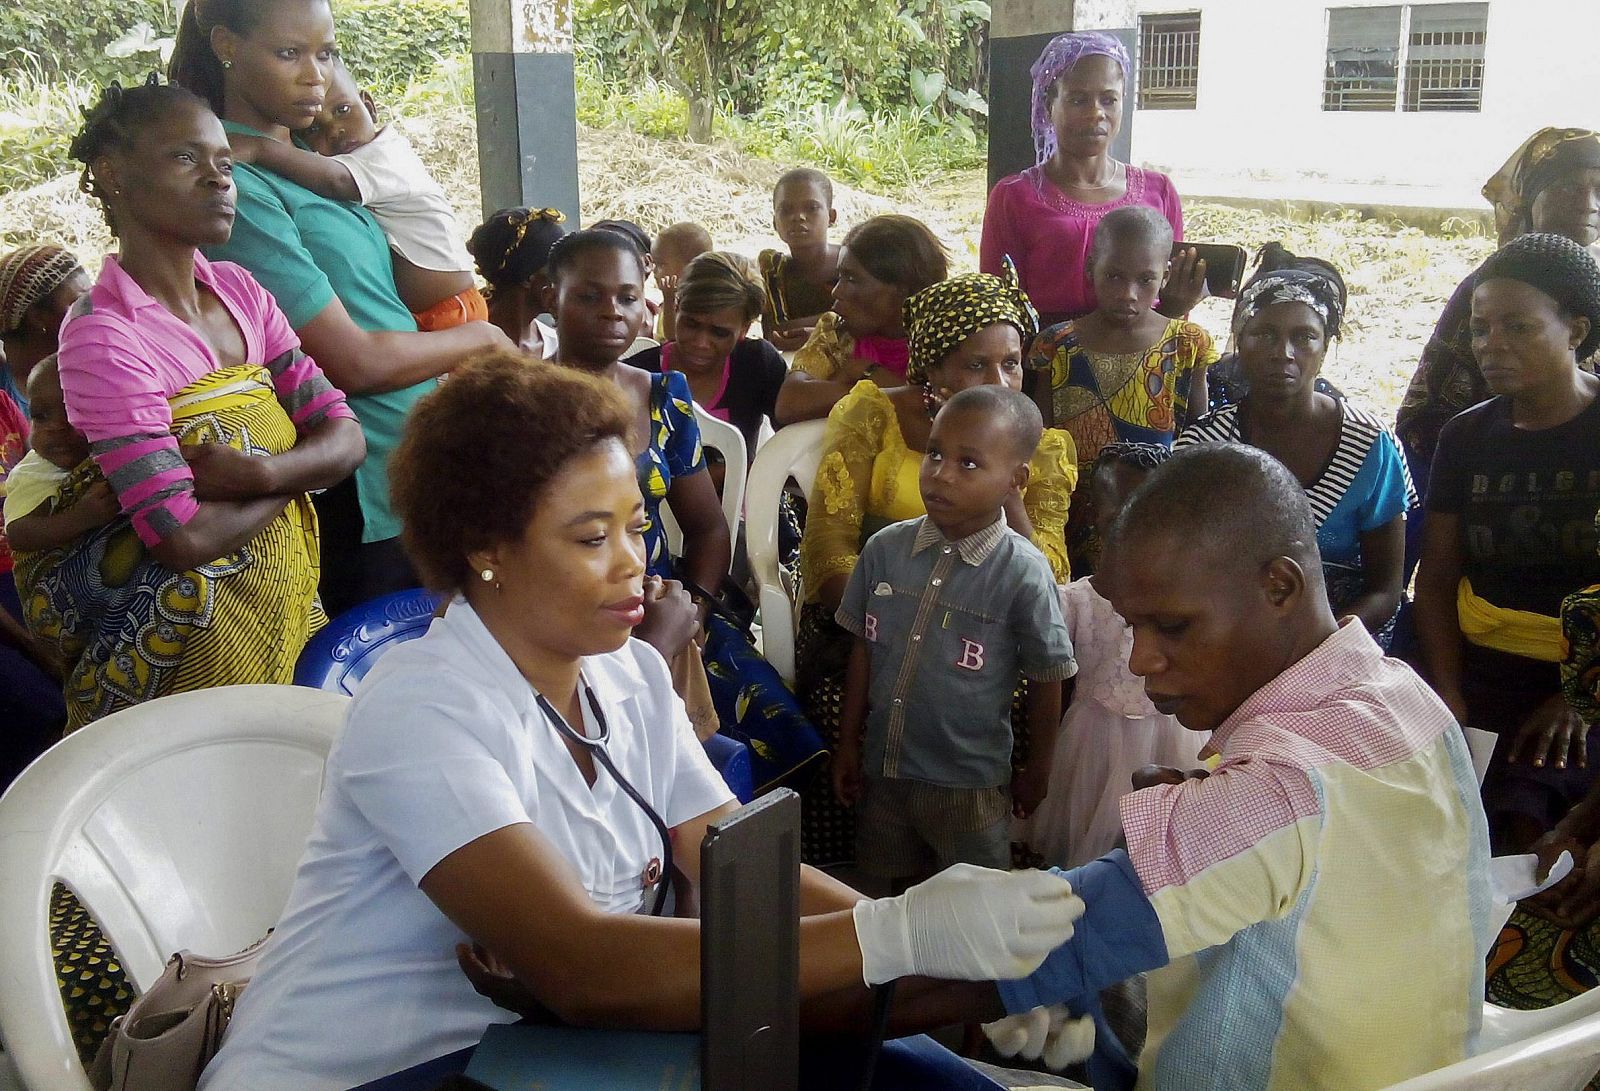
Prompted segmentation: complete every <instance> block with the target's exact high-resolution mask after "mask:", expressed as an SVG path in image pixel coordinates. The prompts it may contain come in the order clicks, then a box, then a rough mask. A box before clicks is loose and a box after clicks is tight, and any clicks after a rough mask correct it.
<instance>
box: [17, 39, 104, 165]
mask: <svg viewBox="0 0 1600 1091" xmlns="http://www.w3.org/2000/svg"><path fill="white" fill-rule="evenodd" d="M98 94H99V88H98V86H97V85H95V84H93V83H90V82H89V81H88V80H85V79H81V78H78V77H74V76H69V75H51V74H47V73H46V72H45V71H44V69H43V67H42V66H41V65H40V64H39V63H38V62H36V61H31V60H25V61H24V62H23V63H22V64H21V65H20V66H19V67H17V68H16V69H14V70H11V71H7V72H3V73H0V193H3V192H8V191H10V190H13V189H24V188H26V187H28V186H33V185H38V184H39V183H40V182H47V181H49V180H50V179H52V178H57V177H60V176H61V175H62V174H65V173H66V172H67V171H69V170H73V169H75V168H76V167H77V164H76V163H74V162H73V161H72V157H71V156H69V155H68V154H67V146H68V145H69V144H70V143H71V142H72V136H73V134H74V133H76V132H77V131H78V127H79V126H80V125H82V124H83V114H82V113H80V112H79V111H80V110H81V109H82V108H85V107H87V106H89V104H90V103H92V102H93V101H94V100H95V98H96V96H97V95H98Z"/></svg>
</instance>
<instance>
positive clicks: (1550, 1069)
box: [1390, 989, 1600, 1091]
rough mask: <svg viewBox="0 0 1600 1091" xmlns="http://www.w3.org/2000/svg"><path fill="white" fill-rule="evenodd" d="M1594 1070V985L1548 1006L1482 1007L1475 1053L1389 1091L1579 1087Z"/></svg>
mask: <svg viewBox="0 0 1600 1091" xmlns="http://www.w3.org/2000/svg"><path fill="white" fill-rule="evenodd" d="M1596 1070H1600V989H1591V990H1590V991H1589V992H1586V993H1583V994H1581V995H1579V996H1575V997H1573V998H1572V999H1571V1000H1568V1001H1566V1002H1564V1003H1561V1004H1557V1005H1555V1006H1554V1007H1549V1008H1541V1009H1538V1010H1536V1011H1513V1010H1511V1009H1510V1008H1500V1007H1496V1006H1495V1005H1493V1004H1485V1005H1484V1006H1483V1033H1482V1035H1481V1036H1480V1037H1479V1041H1478V1053H1477V1055H1476V1056H1473V1057H1469V1058H1467V1059H1466V1060H1464V1061H1458V1062H1456V1063H1455V1064H1453V1065H1448V1066H1446V1067H1444V1068H1440V1069H1436V1070H1435V1071H1433V1072H1426V1073H1424V1074H1422V1075H1421V1076H1414V1077H1412V1078H1411V1079H1409V1080H1404V1081H1402V1082H1401V1083H1397V1084H1394V1085H1393V1086H1392V1087H1391V1088H1390V1091H1467V1089H1470V1091H1580V1089H1581V1088H1582V1087H1583V1086H1584V1085H1585V1084H1587V1083H1588V1082H1589V1080H1590V1079H1592V1078H1593V1077H1594V1075H1595V1072H1596Z"/></svg>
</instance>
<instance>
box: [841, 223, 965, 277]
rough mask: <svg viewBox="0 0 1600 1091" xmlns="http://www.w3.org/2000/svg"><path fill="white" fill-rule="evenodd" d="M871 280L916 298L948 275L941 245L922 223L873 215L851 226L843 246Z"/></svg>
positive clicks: (947, 259)
mask: <svg viewBox="0 0 1600 1091" xmlns="http://www.w3.org/2000/svg"><path fill="white" fill-rule="evenodd" d="M843 245H844V246H845V247H847V248H848V249H849V251H850V256H851V257H853V258H855V259H856V260H857V261H858V262H860V263H861V267H862V268H864V269H865V270H866V271H867V272H869V273H871V274H872V276H873V278H874V279H876V280H878V281H881V282H882V283H884V284H892V285H894V286H895V287H896V288H899V289H900V290H901V291H903V292H905V294H906V295H908V296H910V295H915V294H916V293H918V292H920V291H922V289H924V288H927V287H931V286H932V285H934V284H937V283H939V282H940V281H941V280H944V279H945V278H946V277H948V276H949V275H950V255H949V254H948V253H947V252H946V251H945V248H944V243H942V242H940V241H939V240H938V238H937V237H936V236H935V235H934V233H933V232H932V231H930V230H928V225H927V224H925V223H923V222H922V221H921V220H918V219H914V218H912V217H910V216H902V215H899V214H898V213H893V212H890V213H886V214H885V215H882V216H874V217H872V219H870V220H866V221H863V222H862V223H858V224H856V226H854V227H852V228H851V229H850V230H849V232H847V233H846V234H845V237H844V244H843Z"/></svg>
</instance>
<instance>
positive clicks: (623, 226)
mask: <svg viewBox="0 0 1600 1091" xmlns="http://www.w3.org/2000/svg"><path fill="white" fill-rule="evenodd" d="M589 230H590V231H611V232H614V233H616V234H618V235H621V236H622V237H623V238H625V239H627V240H628V241H629V242H631V243H633V247H634V249H635V250H637V251H639V253H641V254H648V253H650V251H651V250H653V249H655V243H654V242H653V241H652V240H651V238H650V232H648V231H646V230H645V229H644V228H642V227H640V226H639V225H638V224H636V223H634V222H633V221H632V220H598V221H596V222H595V223H592V224H590V225H589Z"/></svg>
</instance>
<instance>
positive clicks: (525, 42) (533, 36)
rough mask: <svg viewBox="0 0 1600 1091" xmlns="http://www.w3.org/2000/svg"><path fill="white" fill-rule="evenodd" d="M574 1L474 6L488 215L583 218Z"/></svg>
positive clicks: (476, 1)
mask: <svg viewBox="0 0 1600 1091" xmlns="http://www.w3.org/2000/svg"><path fill="white" fill-rule="evenodd" d="M572 8H573V0H470V11H471V16H472V82H473V88H474V90H475V92H476V97H477V121H478V169H479V172H480V181H479V188H480V190H481V191H482V195H483V212H484V216H485V217H486V218H487V217H488V215H489V214H490V213H492V212H494V211H495V210H496V209H500V208H509V207H514V206H516V205H527V206H529V207H531V208H544V207H546V206H549V207H551V208H559V209H560V210H561V211H562V212H564V213H566V215H567V220H568V222H569V224H570V226H571V227H573V228H576V227H577V226H578V224H579V218H578V211H579V209H578V104H577V98H576V92H575V89H574V87H573V55H572V49H573V43H572Z"/></svg>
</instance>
